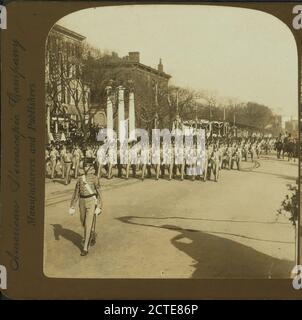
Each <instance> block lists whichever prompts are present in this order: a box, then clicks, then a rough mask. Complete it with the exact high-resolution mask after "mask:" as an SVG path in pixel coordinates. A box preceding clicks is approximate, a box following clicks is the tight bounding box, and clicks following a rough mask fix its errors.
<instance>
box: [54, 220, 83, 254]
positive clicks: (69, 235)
mask: <svg viewBox="0 0 302 320" xmlns="http://www.w3.org/2000/svg"><path fill="white" fill-rule="evenodd" d="M51 226H52V227H53V234H54V237H55V239H56V240H60V238H61V237H62V238H64V239H66V240H68V241H70V242H72V243H73V244H74V245H75V246H76V247H77V248H78V249H79V250H80V251H81V250H82V239H83V238H82V236H81V235H79V234H78V233H76V232H74V231H72V230H70V229H65V228H63V227H62V226H61V225H60V224H52V225H51Z"/></svg>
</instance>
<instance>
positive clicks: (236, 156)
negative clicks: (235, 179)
mask: <svg viewBox="0 0 302 320" xmlns="http://www.w3.org/2000/svg"><path fill="white" fill-rule="evenodd" d="M234 162H235V163H236V166H237V170H240V162H241V149H240V147H236V148H235V149H234V151H233V154H232V162H231V169H233V167H234Z"/></svg>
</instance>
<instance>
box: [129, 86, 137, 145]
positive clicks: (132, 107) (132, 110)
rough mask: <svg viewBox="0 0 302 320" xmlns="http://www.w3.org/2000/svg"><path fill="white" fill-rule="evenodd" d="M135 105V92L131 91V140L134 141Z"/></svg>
mask: <svg viewBox="0 0 302 320" xmlns="http://www.w3.org/2000/svg"><path fill="white" fill-rule="evenodd" d="M134 130H135V104H134V92H133V91H130V94H129V139H130V141H133V140H135V139H136V137H135V131H134Z"/></svg>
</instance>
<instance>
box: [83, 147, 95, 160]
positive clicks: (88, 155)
mask: <svg viewBox="0 0 302 320" xmlns="http://www.w3.org/2000/svg"><path fill="white" fill-rule="evenodd" d="M85 158H86V159H87V161H88V162H89V163H93V162H94V159H95V156H94V153H93V149H92V147H91V146H88V147H87V149H86V151H85Z"/></svg>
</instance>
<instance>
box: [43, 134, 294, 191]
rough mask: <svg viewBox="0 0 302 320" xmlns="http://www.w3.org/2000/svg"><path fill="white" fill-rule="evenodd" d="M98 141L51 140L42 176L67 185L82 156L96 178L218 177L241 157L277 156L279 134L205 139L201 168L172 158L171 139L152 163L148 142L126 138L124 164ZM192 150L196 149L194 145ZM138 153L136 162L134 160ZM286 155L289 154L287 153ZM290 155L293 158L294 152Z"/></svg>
mask: <svg viewBox="0 0 302 320" xmlns="http://www.w3.org/2000/svg"><path fill="white" fill-rule="evenodd" d="M296 143H297V142H296ZM100 145H101V144H100V143H97V142H96V143H90V144H87V145H82V146H80V145H78V144H75V143H72V142H65V141H64V142H52V143H51V144H49V145H47V146H46V153H45V161H46V176H48V177H49V178H51V179H62V180H63V181H64V183H65V184H66V185H68V184H69V183H70V181H71V179H72V178H75V179H76V178H77V177H78V174H79V169H80V168H81V166H82V165H83V160H84V159H85V161H87V162H88V163H90V164H91V165H93V166H94V168H95V173H96V175H97V176H98V178H104V177H105V178H107V179H112V178H113V177H118V178H125V179H129V177H133V178H140V179H141V180H144V179H145V178H153V179H155V180H158V179H160V178H167V179H168V180H172V179H178V180H180V181H183V180H184V179H191V180H195V179H199V180H202V181H206V180H214V181H218V180H219V175H220V172H221V170H222V169H228V170H232V169H236V170H240V169H241V162H242V161H252V162H254V161H255V160H256V159H259V157H260V155H261V154H265V155H268V154H270V153H271V152H272V151H273V150H276V151H277V156H278V158H279V157H280V153H281V151H280V150H279V149H278V148H279V145H280V139H279V138H233V139H225V138H220V139H219V138H215V139H211V140H208V141H207V143H206V150H205V157H204V159H203V165H202V166H201V168H202V170H200V167H198V165H197V166H196V164H192V163H191V164H188V163H186V161H185V160H184V161H183V162H182V163H181V164H179V161H178V162H176V161H175V158H176V157H177V154H176V153H175V152H178V151H177V149H176V148H175V146H174V142H173V141H172V145H171V146H172V148H169V149H165V148H163V146H162V144H161V147H160V149H159V151H158V150H157V151H156V152H157V153H158V154H155V157H157V158H158V159H159V160H160V161H158V162H159V163H158V164H152V161H151V158H152V147H151V145H150V148H149V149H143V150H142V149H140V148H139V149H138V150H136V148H135V146H136V142H129V144H128V148H129V152H128V157H127V160H126V164H121V162H122V163H125V161H121V159H120V154H119V152H117V154H116V156H114V155H112V154H110V152H111V151H110V149H108V151H107V154H102V153H103V152H104V151H103V150H104V149H102V148H100ZM175 150H176V151H175ZM108 152H109V154H108ZM192 152H193V153H194V152H196V146H195V148H193V150H192ZM138 154H139V159H140V163H137V161H136V159H137V155H138ZM153 156H154V154H153ZM283 156H284V150H283ZM114 157H116V159H114ZM288 157H290V155H289V154H288ZM184 158H185V157H184ZM291 158H293V159H295V155H293V156H292V157H291ZM105 159H109V160H108V161H106V160H105ZM289 160H290V159H289ZM107 162H108V163H107Z"/></svg>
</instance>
